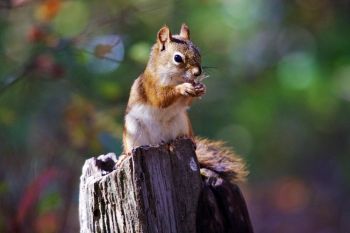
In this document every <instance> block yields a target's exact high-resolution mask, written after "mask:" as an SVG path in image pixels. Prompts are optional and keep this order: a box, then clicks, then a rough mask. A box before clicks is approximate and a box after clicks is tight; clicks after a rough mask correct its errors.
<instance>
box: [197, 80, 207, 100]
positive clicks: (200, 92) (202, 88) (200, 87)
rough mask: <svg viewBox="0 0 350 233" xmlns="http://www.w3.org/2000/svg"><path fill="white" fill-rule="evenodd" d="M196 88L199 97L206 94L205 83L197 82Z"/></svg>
mask: <svg viewBox="0 0 350 233" xmlns="http://www.w3.org/2000/svg"><path fill="white" fill-rule="evenodd" d="M194 89H195V91H196V96H197V97H199V96H202V95H204V94H205V92H206V90H207V87H206V86H205V85H204V84H203V83H196V84H195V85H194Z"/></svg>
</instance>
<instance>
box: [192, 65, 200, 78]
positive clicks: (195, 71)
mask: <svg viewBox="0 0 350 233" xmlns="http://www.w3.org/2000/svg"><path fill="white" fill-rule="evenodd" d="M201 73H202V69H201V67H200V66H196V67H193V68H192V74H193V75H194V76H199V75H201Z"/></svg>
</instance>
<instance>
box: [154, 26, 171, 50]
mask: <svg viewBox="0 0 350 233" xmlns="http://www.w3.org/2000/svg"><path fill="white" fill-rule="evenodd" d="M170 40H171V32H170V29H169V28H168V26H164V27H162V28H161V29H160V30H159V32H158V36H157V42H158V44H159V48H160V49H161V50H164V49H165V44H166V43H168V42H169V41H170Z"/></svg>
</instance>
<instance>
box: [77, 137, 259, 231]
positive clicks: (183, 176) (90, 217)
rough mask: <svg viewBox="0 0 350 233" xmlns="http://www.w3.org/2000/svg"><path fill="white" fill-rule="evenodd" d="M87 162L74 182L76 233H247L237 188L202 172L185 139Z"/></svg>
mask: <svg viewBox="0 0 350 233" xmlns="http://www.w3.org/2000/svg"><path fill="white" fill-rule="evenodd" d="M116 164H117V159H116V156H115V154H113V153H110V154H107V155H101V156H99V157H97V158H91V159H88V160H87V161H86V162H85V164H84V166H83V171H82V176H81V178H80V199H79V214H80V232H81V233H90V232H94V233H95V232H103V233H107V232H108V233H110V232H120V233H252V232H253V230H252V227H251V224H250V219H249V215H248V211H247V208H246V205H245V201H244V198H243V196H242V195H241V192H240V190H239V188H238V186H237V185H235V184H232V183H230V182H228V181H226V180H224V179H222V178H221V177H220V176H219V175H218V174H216V173H215V172H214V171H211V170H208V169H202V170H201V173H202V175H200V167H199V164H198V161H197V158H196V154H195V146H194V144H193V142H192V140H190V139H177V140H174V141H172V142H170V143H168V144H163V145H160V146H157V147H140V148H137V149H136V150H134V151H133V153H132V155H130V156H128V157H127V158H126V159H125V160H123V162H121V163H120V164H119V163H118V165H116Z"/></svg>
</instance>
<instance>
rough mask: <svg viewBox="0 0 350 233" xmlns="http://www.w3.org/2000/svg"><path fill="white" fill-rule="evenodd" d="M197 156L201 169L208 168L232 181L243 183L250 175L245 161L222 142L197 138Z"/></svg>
mask: <svg viewBox="0 0 350 233" xmlns="http://www.w3.org/2000/svg"><path fill="white" fill-rule="evenodd" d="M195 142H196V144H197V149H196V154H197V158H198V162H199V164H200V167H201V168H207V169H209V170H212V171H214V172H216V173H218V174H219V175H220V176H221V177H223V178H225V179H227V180H229V181H231V182H237V181H243V180H245V177H246V176H247V175H248V171H247V169H246V166H245V163H244V161H243V160H242V159H241V158H240V157H239V156H237V155H236V154H235V153H234V152H233V151H232V149H230V148H229V147H227V146H225V143H224V142H222V141H210V140H208V139H203V138H198V137H196V138H195Z"/></svg>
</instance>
